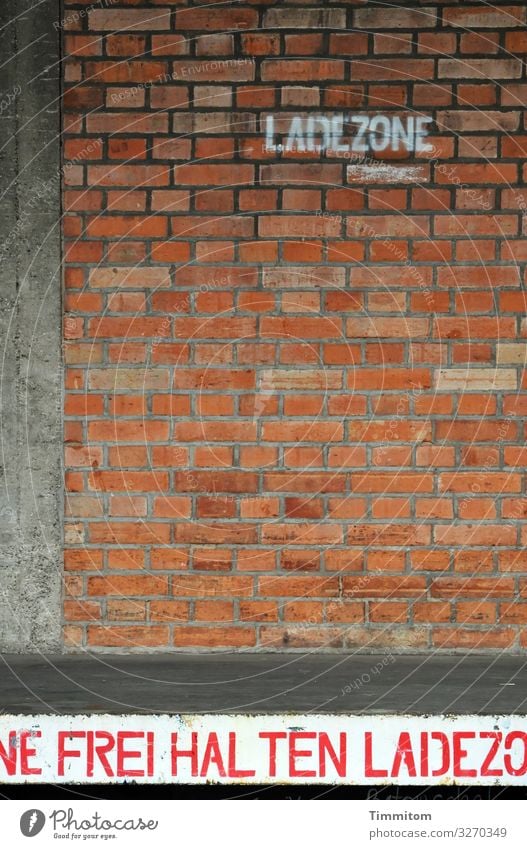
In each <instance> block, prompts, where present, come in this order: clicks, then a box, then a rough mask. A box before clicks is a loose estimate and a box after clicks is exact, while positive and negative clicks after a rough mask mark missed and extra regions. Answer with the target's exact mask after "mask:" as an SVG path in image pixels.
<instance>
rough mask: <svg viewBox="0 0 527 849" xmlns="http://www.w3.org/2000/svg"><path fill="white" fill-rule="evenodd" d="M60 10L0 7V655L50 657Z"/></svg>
mask: <svg viewBox="0 0 527 849" xmlns="http://www.w3.org/2000/svg"><path fill="white" fill-rule="evenodd" d="M59 21H60V5H59V3H58V2H57V0H43V2H40V3H39V4H38V5H36V6H35V4H34V3H31V2H29V0H4V2H3V3H2V4H1V5H0V48H1V49H0V54H1V55H2V56H3V57H4V63H5V64H4V67H3V76H2V81H1V83H0V185H1V191H0V197H1V205H2V216H1V217H0V340H1V342H0V350H1V361H0V362H1V368H0V404H1V432H0V452H1V453H0V650H1V651H14V652H19V651H20V652H21V651H40V650H42V651H46V650H56V649H58V648H59V646H60V624H61V604H60V598H61V584H62V577H61V576H62V529H61V515H62V506H61V500H62V489H63V487H62V424H61V421H62V414H61V409H62V403H61V387H62V373H61V283H60V280H61V275H60V232H59V231H60V176H61V174H60V100H59V98H60V76H61V74H60V27H59V25H58V24H59Z"/></svg>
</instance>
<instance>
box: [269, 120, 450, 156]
mask: <svg viewBox="0 0 527 849" xmlns="http://www.w3.org/2000/svg"><path fill="white" fill-rule="evenodd" d="M432 121H433V118H430V117H428V116H426V115H409V116H407V117H405V118H401V117H399V116H398V115H364V114H359V115H345V114H344V113H340V114H337V115H331V116H326V115H309V116H307V117H302V116H300V115H295V116H293V117H292V118H291V121H290V124H289V128H288V130H287V132H286V133H283V134H281V133H278V132H277V129H276V125H277V121H275V116H274V115H267V116H266V121H265V149H266V150H267V151H271V152H276V153H281V152H282V151H286V152H290V151H298V152H300V153H306V152H312V153H326V154H332V155H333V156H339V155H340V156H343V155H345V154H346V153H350V152H356V153H367V152H369V151H374V152H379V153H381V152H382V151H385V150H392V151H397V150H408V151H416V152H420V151H430V150H432V149H433V148H432V145H430V144H428V143H427V142H426V137H427V135H428V129H427V125H428V124H430V123H431V122H432Z"/></svg>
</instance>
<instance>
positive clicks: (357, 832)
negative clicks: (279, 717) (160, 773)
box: [0, 789, 525, 849]
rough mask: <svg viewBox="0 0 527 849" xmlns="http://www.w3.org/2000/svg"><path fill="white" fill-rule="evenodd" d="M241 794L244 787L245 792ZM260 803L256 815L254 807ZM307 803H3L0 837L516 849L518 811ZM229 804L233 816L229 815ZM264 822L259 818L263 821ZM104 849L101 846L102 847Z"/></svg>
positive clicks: (307, 847) (485, 805) (38, 842)
mask: <svg viewBox="0 0 527 849" xmlns="http://www.w3.org/2000/svg"><path fill="white" fill-rule="evenodd" d="M248 793H249V789H248ZM262 805H263V808H262ZM320 805H322V807H319V806H318V805H317V803H316V802H314V801H311V800H310V801H297V800H294V801H287V800H283V801H271V800H269V801H265V799H261V798H260V799H258V800H249V799H247V800H239V801H238V800H237V801H233V800H231V801H229V802H228V803H227V804H225V802H223V801H220V800H211V801H203V800H189V799H171V800H170V801H166V802H161V801H152V800H149V799H144V800H139V799H134V800H129V801H123V800H118V801H97V800H93V799H86V800H79V801H77V800H73V801H52V802H49V801H42V802H40V801H31V802H27V801H24V802H21V801H13V802H3V803H2V804H1V805H0V811H1V813H2V839H3V844H4V845H5V846H6V847H9V849H18V847H27V846H28V838H35V840H34V842H33V843H29V845H30V846H34V847H35V849H36V847H39V849H49V847H56V846H57V845H59V846H60V845H61V844H62V843H63V841H64V840H65V839H66V840H69V844H65V845H70V844H71V843H73V844H75V843H77V844H78V845H79V846H80V845H81V844H82V845H86V843H87V842H88V843H89V844H92V843H93V841H94V840H98V841H99V843H98V845H99V846H104V845H108V841H111V843H110V844H109V845H114V846H118V847H122V849H136V847H151V846H153V845H155V846H159V847H163V849H165V847H167V849H168V847H171V846H180V845H190V846H197V847H201V846H213V847H214V849H247V846H250V847H251V849H268V847H269V846H270V845H274V844H276V845H278V846H286V845H291V846H301V847H302V849H321V847H323V846H326V845H327V844H328V841H329V842H330V843H338V844H339V845H340V844H341V843H342V845H343V846H345V847H348V846H349V847H360V849H364V847H366V846H371V847H372V849H383V848H384V847H394V849H395V847H405V849H408V846H409V845H410V846H415V847H419V849H422V847H423V846H429V847H430V849H432V847H433V848H434V849H442V847H448V849H451V847H461V846H477V847H482V846H484V847H485V849H496V847H500V849H520V847H521V849H524V847H525V835H524V833H525V825H524V817H523V815H522V808H523V807H524V803H523V802H520V801H514V800H511V801H509V800H503V801H502V800H497V801H494V802H492V803H490V804H489V802H487V801H472V800H468V801H442V800H441V801H437V800H434V801H413V800H410V801H406V800H405V801H402V800H394V801H382V802H380V801H377V800H376V799H367V800H353V801H348V800H342V801H340V800H326V801H325V803H323V802H320ZM233 806H234V808H233ZM262 816H263V817H264V819H262ZM102 841H104V842H102Z"/></svg>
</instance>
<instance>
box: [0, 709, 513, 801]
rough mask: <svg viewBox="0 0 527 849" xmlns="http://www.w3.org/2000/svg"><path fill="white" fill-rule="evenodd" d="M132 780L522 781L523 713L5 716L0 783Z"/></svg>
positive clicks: (0, 739) (0, 726) (0, 736)
mask: <svg viewBox="0 0 527 849" xmlns="http://www.w3.org/2000/svg"><path fill="white" fill-rule="evenodd" d="M129 781H137V782H139V783H142V784H159V783H170V784H206V783H209V782H218V783H220V784H267V783H271V784H276V783H279V784H360V785H368V784H393V785H397V784H403V785H410V784H415V785H419V784H423V785H430V784H462V785H463V784H464V785H473V784H482V785H496V784H497V785H527V717H525V716H388V715H387V716H382V715H379V716H346V715H322V714H320V715H316V714H307V715H304V716H303V715H298V714H277V715H261V716H238V715H232V716H219V715H214V714H205V715H196V714H189V715H173V716H170V715H163V716H150V715H130V714H125V715H122V716H115V715H102V714H99V715H97V714H93V715H90V716H56V715H55V716H49V715H40V716H8V715H4V716H2V717H0V783H7V784H10V783H13V784H14V783H44V782H46V783H61V784H62V783H69V782H81V783H85V784H99V783H120V782H129Z"/></svg>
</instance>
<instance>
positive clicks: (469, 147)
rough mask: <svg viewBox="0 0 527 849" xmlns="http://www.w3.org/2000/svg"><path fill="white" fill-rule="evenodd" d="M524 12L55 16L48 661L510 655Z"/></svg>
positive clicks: (229, 8)
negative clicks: (59, 393)
mask: <svg viewBox="0 0 527 849" xmlns="http://www.w3.org/2000/svg"><path fill="white" fill-rule="evenodd" d="M525 23H526V9H525V5H524V4H523V3H514V2H507V3H505V4H501V3H500V4H498V5H495V6H489V5H487V4H486V3H476V4H465V3H463V4H458V3H449V1H448V0H446V2H441V3H440V4H438V5H437V6H436V5H433V3H430V5H428V4H427V5H422V4H413V3H405V4H401V5H395V7H394V6H389V8H388V7H386V6H383V5H382V4H375V3H361V2H354V0H351V2H346V0H337V2H335V3H331V4H320V3H319V4H315V3H311V2H308V0H300V2H294V0H291V2H280V3H277V4H273V2H266V0H253V2H247V3H245V4H244V3H232V4H212V5H211V4H208V5H205V4H202V3H200V2H195V3H194V4H191V3H190V2H188V3H187V2H185V0H152V2H150V3H148V2H146V0H144V2H141V0H129V2H126V0H118V2H115V3H111V2H110V0H104V2H101V3H99V4H93V2H90V3H87V2H80V0H76V2H73V3H68V2H66V5H65V8H64V20H63V21H62V27H63V29H64V44H65V52H66V56H67V59H66V61H65V66H64V67H65V100H64V103H65V117H64V120H65V126H64V154H65V160H66V161H65V179H64V183H65V185H64V219H63V225H64V238H65V255H66V264H65V308H66V319H65V336H66V341H65V361H66V376H65V381H66V396H65V439H66V449H65V450H66V490H67V500H66V506H67V518H66V554H65V580H66V600H65V621H66V627H65V643H66V645H67V646H69V647H76V646H79V645H88V646H90V647H93V648H99V647H119V648H122V649H129V648H133V647H148V648H158V649H167V648H176V649H186V648H188V647H206V648H210V647H213V648H219V647H243V648H248V649H252V648H256V647H258V648H261V647H267V648H274V649H276V648H279V649H283V648H291V649H298V648H303V647H320V648H353V649H356V648H364V649H365V650H369V649H382V648H390V649H391V648H397V649H401V650H402V649H409V650H426V649H427V648H428V649H431V648H434V649H449V650H452V649H456V648H474V649H486V650H499V649H505V650H519V649H521V648H522V647H524V646H525V645H526V643H527V631H526V630H525V627H524V624H525V623H526V622H527V601H525V600H524V599H527V557H526V555H525V554H524V551H523V546H524V543H525V542H526V541H527V531H526V529H525V526H524V524H523V517H524V516H525V515H527V496H526V494H525V469H524V465H525V457H526V454H525V448H524V447H523V442H524V433H525V422H524V419H523V416H524V414H525V412H526V411H527V401H526V396H525V394H524V392H523V389H524V388H525V384H526V378H525V372H524V363H525V353H526V346H527V340H526V331H527V324H526V321H525V318H524V314H525V306H526V296H525V291H524V283H525V263H526V261H527V242H526V240H525V237H524V235H523V234H524V232H525V216H524V211H525V209H526V208H527V189H526V188H524V187H523V185H522V181H523V179H524V174H525V167H526V166H524V164H523V156H524V154H525V151H526V150H527V132H526V130H525V125H524V110H523V104H524V101H525V97H526V94H527V80H526V76H525V58H526V55H527V35H526V31H525ZM268 116H272V119H269V117H268ZM310 116H311V118H312V119H313V118H315V117H316V121H315V124H314V125H313V124H312V125H311V126H312V128H313V126H315V128H316V133H315V135H314V136H313V134H312V135H311V139H310V138H309V132H308V129H306V128H308V127H309V117H310ZM317 116H318V117H317ZM319 116H322V119H324V118H327V119H328V120H329V121H331V119H332V118H333V117H335V116H336V124H335V126H336V127H337V128H338V127H339V126H340V125H339V123H338V122H339V120H340V119H341V118H342V117H343V118H344V120H345V121H348V122H349V121H350V120H351V125H350V126H351V128H352V129H353V128H354V129H355V131H356V133H360V132H362V130H361V129H360V128H361V125H360V122H361V121H363V120H364V121H366V124H367V121H368V120H371V118H373V117H375V116H384V118H385V119H386V120H381V121H379V122H377V124H376V125H375V126H378V127H379V128H380V129H384V131H385V135H386V132H387V133H388V135H386V139H387V140H388V141H386V139H385V142H386V144H385V147H384V149H380V148H382V145H383V142H382V138H381V141H380V142H379V141H378V138H379V136H378V134H377V133H373V132H372V131H370V130H369V129H366V130H365V131H364V139H365V143H364V144H365V148H366V152H358V150H360V151H364V147H361V145H362V142H361V144H359V145H357V135H355V136H353V135H350V134H349V126H348V130H347V132H348V136H346V134H345V133H344V135H342V136H340V135H339V133H338V132H336V131H335V132H336V138H335V137H333V136H332V137H331V143H333V142H335V145H334V147H331V145H328V144H327V143H326V142H327V139H326V137H325V136H324V132H325V128H327V126H328V124H327V123H325V122H324V120H320V121H319ZM339 116H340V118H339ZM350 116H355V117H357V116H365V117H364V118H363V117H359V118H358V119H357V121H356V122H355V123H353V118H352V117H350ZM295 118H297V119H298V121H297V123H296V128H297V130H298V133H297V138H296V145H295V144H289V145H288V142H287V138H288V135H287V134H288V132H289V130H288V129H287V128H291V126H292V122H293V119H295ZM410 118H411V119H412V122H413V124H412V125H413V126H414V128H415V127H416V126H420V127H421V128H425V129H426V131H427V133H428V134H427V135H426V139H425V138H424V133H423V135H422V137H420V138H419V139H418V141H416V142H415V144H414V145H413V149H412V150H407V149H405V147H404V144H402V142H401V143H400V144H396V143H394V142H393V138H392V137H391V136H390V133H392V132H393V128H394V127H398V128H399V131H400V132H399V134H400V135H401V133H403V136H404V132H406V131H407V130H408V127H409V126H410V125H409V124H408V120H409V119H410ZM418 118H423V121H422V122H421V124H419V125H418V124H417V120H418ZM393 119H398V121H399V123H397V120H395V121H394V120H393ZM427 119H432V121H430V120H427ZM412 122H411V123H412ZM366 124H365V126H366ZM332 126H333V125H332ZM387 127H388V130H386V128H387ZM298 128H300V129H298ZM401 128H402V130H401ZM403 131H404V132H403ZM408 132H409V130H408ZM381 135H382V134H381ZM403 136H401V138H402V137H403ZM416 138H417V137H416ZM390 139H391V141H390ZM306 140H307V141H306ZM388 142H389V143H388ZM280 145H282V149H281V150H280ZM324 145H325V149H324ZM354 145H355V148H357V147H358V150H357V149H354ZM407 146H408V145H407ZM288 148H289V149H288ZM319 148H320V149H319ZM348 148H349V149H348ZM396 148H398V149H396Z"/></svg>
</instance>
